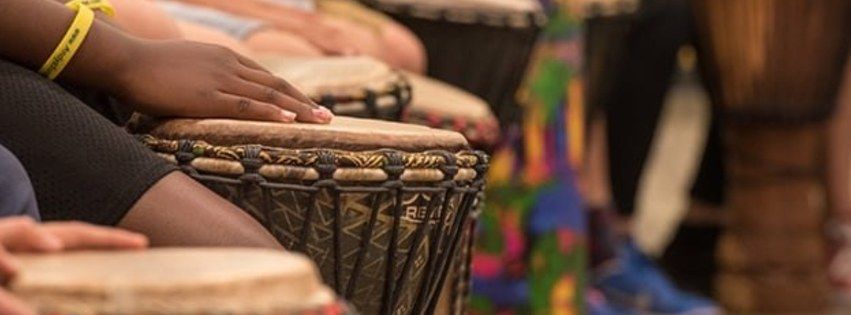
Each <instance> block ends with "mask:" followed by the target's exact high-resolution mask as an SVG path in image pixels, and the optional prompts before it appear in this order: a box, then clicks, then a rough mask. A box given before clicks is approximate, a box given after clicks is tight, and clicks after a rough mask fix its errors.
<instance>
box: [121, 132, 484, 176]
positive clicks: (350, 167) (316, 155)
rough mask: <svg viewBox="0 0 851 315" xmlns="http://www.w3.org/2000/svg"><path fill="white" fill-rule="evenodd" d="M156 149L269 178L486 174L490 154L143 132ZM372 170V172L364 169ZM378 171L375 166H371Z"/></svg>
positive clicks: (193, 162)
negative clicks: (227, 142) (225, 140)
mask: <svg viewBox="0 0 851 315" xmlns="http://www.w3.org/2000/svg"><path fill="white" fill-rule="evenodd" d="M137 137H138V138H139V140H140V141H141V142H142V144H144V145H145V146H147V147H148V148H149V149H151V150H152V151H154V152H156V153H158V154H160V155H164V157H165V158H166V159H168V160H171V161H172V162H174V163H177V164H178V165H181V166H188V167H192V168H195V167H198V168H199V169H202V170H210V169H211V168H212V165H211V164H212V163H215V161H219V162H221V161H224V162H229V163H230V164H229V165H228V166H229V167H230V169H231V170H232V171H231V172H229V175H236V176H238V175H241V174H248V173H258V174H261V175H263V177H266V178H269V179H282V180H292V179H295V180H321V179H323V178H324V179H331V178H333V179H337V180H345V181H363V182H375V181H386V180H388V179H390V178H392V177H398V178H400V179H401V180H402V181H403V182H441V181H445V180H454V181H467V180H479V179H482V178H483V177H484V175H485V173H486V172H487V167H488V163H489V161H488V159H489V157H488V156H487V154H485V153H484V152H482V151H476V150H459V151H457V152H454V153H452V152H449V151H446V150H440V149H436V150H430V151H425V152H405V151H400V150H394V149H382V150H367V151H347V150H338V149H288V148H280V147H270V146H262V145H250V144H249V145H233V146H219V145H212V144H209V143H207V142H205V141H201V140H187V139H182V140H169V139H162V138H157V137H154V136H151V135H139V136H137ZM364 170H367V172H364ZM370 171H372V172H370Z"/></svg>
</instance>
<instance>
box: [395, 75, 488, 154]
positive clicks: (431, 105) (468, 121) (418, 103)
mask: <svg viewBox="0 0 851 315" xmlns="http://www.w3.org/2000/svg"><path fill="white" fill-rule="evenodd" d="M405 75H406V76H407V78H408V81H409V82H411V93H412V97H413V98H412V100H411V105H410V106H409V107H408V110H407V112H406V115H405V120H406V121H409V122H411V123H418V124H424V125H427V126H430V127H434V128H444V129H452V130H455V131H458V132H460V133H462V134H464V136H465V137H467V140H468V141H470V142H471V143H472V144H474V145H492V144H493V143H494V142H496V141H497V140H498V138H499V122H498V121H497V119H496V116H495V115H494V114H493V112H492V111H491V108H490V106H489V105H488V104H487V103H485V101H484V100H482V99H480V98H479V97H477V96H475V95H473V94H470V93H468V92H466V91H464V90H461V89H459V88H457V87H454V86H452V85H449V84H446V83H443V82H440V81H438V80H435V79H431V78H427V77H423V76H420V75H417V74H413V73H405Z"/></svg>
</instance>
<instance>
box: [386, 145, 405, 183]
mask: <svg viewBox="0 0 851 315" xmlns="http://www.w3.org/2000/svg"><path fill="white" fill-rule="evenodd" d="M381 152H382V153H383V154H384V157H385V158H386V159H387V160H386V162H385V163H384V166H382V167H381V169H382V170H384V173H386V174H387V178H388V180H389V181H391V182H398V185H401V184H402V183H401V181H399V178H401V177H402V173H404V172H405V160H404V159H403V158H402V155H401V154H399V152H398V151H395V150H381Z"/></svg>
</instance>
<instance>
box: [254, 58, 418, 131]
mask: <svg viewBox="0 0 851 315" xmlns="http://www.w3.org/2000/svg"><path fill="white" fill-rule="evenodd" d="M260 63H261V64H263V65H264V66H265V67H266V68H268V69H270V70H271V71H272V72H273V73H274V74H276V75H278V76H280V77H282V78H284V79H286V80H287V81H289V82H290V83H292V84H293V85H294V86H295V87H296V88H298V89H299V90H301V91H302V92H304V93H305V94H306V95H307V96H308V97H310V98H311V99H313V100H314V101H316V102H317V103H320V104H322V105H325V106H327V107H329V108H331V110H332V111H334V113H336V114H340V115H346V116H356V117H364V118H385V119H387V118H389V119H398V115H399V113H401V110H402V107H404V106H405V105H407V103H408V101H409V100H410V95H409V93H410V92H409V87H408V83H407V81H405V79H404V78H403V77H402V75H401V74H400V73H399V72H397V71H395V70H393V69H391V68H390V67H389V66H388V65H386V64H384V63H382V62H380V61H377V60H375V59H371V58H369V57H322V58H286V57H280V56H267V57H265V58H262V59H261V61H260Z"/></svg>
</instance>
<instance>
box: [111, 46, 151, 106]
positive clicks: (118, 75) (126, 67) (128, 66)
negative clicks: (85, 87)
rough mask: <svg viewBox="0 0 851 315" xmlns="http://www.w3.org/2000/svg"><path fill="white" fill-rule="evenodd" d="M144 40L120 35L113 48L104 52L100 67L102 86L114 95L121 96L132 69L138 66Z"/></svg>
mask: <svg viewBox="0 0 851 315" xmlns="http://www.w3.org/2000/svg"><path fill="white" fill-rule="evenodd" d="M145 45H146V43H145V40H142V39H139V38H135V37H131V36H126V35H122V36H120V40H117V41H116V42H115V45H114V48H113V49H111V50H110V52H109V53H108V54H106V56H105V58H104V60H103V65H102V68H103V69H104V71H106V72H107V73H104V78H106V80H105V82H104V85H105V86H104V88H105V90H106V91H108V92H109V93H110V94H112V95H114V96H116V97H119V98H120V97H122V96H123V95H124V94H125V91H126V90H127V89H126V87H127V85H128V84H129V82H130V79H131V78H132V76H133V74H132V70H133V69H134V67H138V66H139V65H138V61H139V60H140V59H141V57H142V54H143V50H144V48H145Z"/></svg>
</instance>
